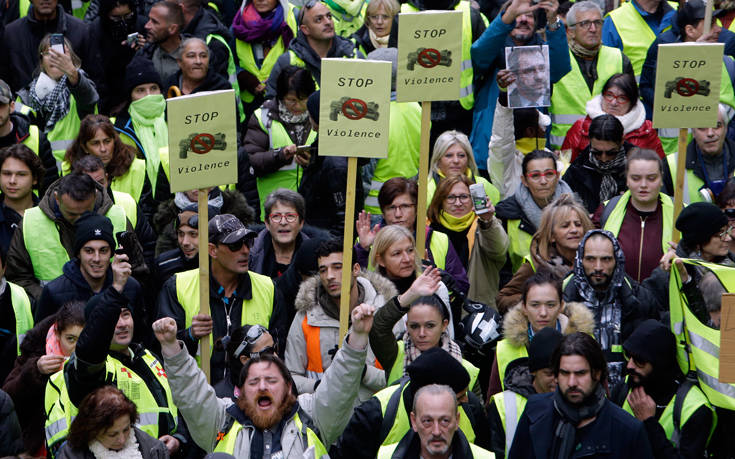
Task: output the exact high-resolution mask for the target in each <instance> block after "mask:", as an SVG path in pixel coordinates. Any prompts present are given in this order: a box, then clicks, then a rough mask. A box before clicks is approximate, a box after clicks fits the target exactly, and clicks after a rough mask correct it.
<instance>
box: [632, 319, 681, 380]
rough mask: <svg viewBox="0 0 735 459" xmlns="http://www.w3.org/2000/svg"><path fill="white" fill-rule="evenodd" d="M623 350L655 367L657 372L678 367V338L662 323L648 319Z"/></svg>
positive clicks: (637, 328)
mask: <svg viewBox="0 0 735 459" xmlns="http://www.w3.org/2000/svg"><path fill="white" fill-rule="evenodd" d="M623 350H625V352H626V353H627V354H628V355H629V356H632V357H635V358H636V359H638V360H643V361H644V362H648V363H650V364H651V365H653V369H654V370H655V371H656V372H664V371H666V372H668V371H670V370H671V369H672V368H674V367H676V365H677V363H676V337H675V336H674V334H673V333H671V330H669V328H668V327H666V326H665V325H663V324H662V323H661V322H659V321H657V320H654V319H648V320H646V321H644V322H642V323H641V324H640V325H638V326H637V327H636V329H635V330H634V331H633V333H631V334H630V336H629V337H628V339H626V340H625V342H624V343H623Z"/></svg>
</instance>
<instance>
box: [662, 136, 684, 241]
mask: <svg viewBox="0 0 735 459" xmlns="http://www.w3.org/2000/svg"><path fill="white" fill-rule="evenodd" d="M688 138H689V129H687V128H680V129H679V147H678V153H677V157H676V186H674V221H673V224H672V225H673V226H672V227H675V226H676V219H677V218H679V213H680V212H681V209H682V207H683V205H684V174H685V173H686V170H685V168H686V156H687V139H688ZM663 161H666V160H665V159H664V160H663ZM671 236H672V237H673V239H674V242H679V239H680V237H681V235H680V234H679V231H678V230H676V229H674V231H673V232H672V234H671Z"/></svg>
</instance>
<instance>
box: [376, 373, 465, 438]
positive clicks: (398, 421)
mask: <svg viewBox="0 0 735 459" xmlns="http://www.w3.org/2000/svg"><path fill="white" fill-rule="evenodd" d="M407 386H408V384H406V385H404V386H403V388H401V385H398V384H396V385H392V386H388V387H386V388H385V389H382V390H380V391H378V392H377V393H376V394H375V395H374V397H375V398H377V399H378V401H379V402H380V412H381V415H382V417H383V422H392V424H391V428H390V431H389V432H388V435H387V436H386V437H385V440H383V443H382V445H390V444H393V443H398V442H399V441H401V439H402V438H403V436H404V435H406V432H408V431H409V429H410V428H411V423H410V421H409V418H408V414H407V413H406V405H405V404H404V403H403V391H404V390H406V387H407ZM471 388H472V385H471V384H470V389H471ZM396 391H400V395H399V396H398V409H396V415H395V418H393V419H392V420H390V419H385V414H386V410H387V409H388V402H389V401H390V399H391V396H392V395H393V394H394V393H395V392H396ZM459 413H460V415H459V428H460V430H461V431H462V433H463V434H464V436H465V437H466V438H467V441H468V442H470V443H474V441H475V438H476V434H475V430H474V429H473V427H472V423H471V422H470V418H469V417H468V416H467V414H466V413H465V410H464V406H463V405H460V406H459Z"/></svg>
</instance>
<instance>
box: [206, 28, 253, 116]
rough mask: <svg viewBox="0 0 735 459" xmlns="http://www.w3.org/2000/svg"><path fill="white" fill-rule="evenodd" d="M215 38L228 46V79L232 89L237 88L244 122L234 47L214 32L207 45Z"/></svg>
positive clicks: (238, 105) (237, 100) (236, 93)
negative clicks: (231, 47)
mask: <svg viewBox="0 0 735 459" xmlns="http://www.w3.org/2000/svg"><path fill="white" fill-rule="evenodd" d="M213 39H214V40H217V41H218V42H220V43H222V44H223V45H225V48H227V81H228V82H229V83H230V86H232V89H234V90H235V106H236V107H237V113H238V116H239V118H240V122H241V123H244V122H245V109H243V106H242V101H241V100H240V84H239V83H238V81H237V68H236V67H235V60H234V59H233V58H232V49H230V45H228V44H227V41H225V39H224V38H222V37H221V36H220V35H217V34H213V33H210V34H209V35H207V38H206V40H205V41H206V43H207V46H209V43H210V42H211V41H212V40H213Z"/></svg>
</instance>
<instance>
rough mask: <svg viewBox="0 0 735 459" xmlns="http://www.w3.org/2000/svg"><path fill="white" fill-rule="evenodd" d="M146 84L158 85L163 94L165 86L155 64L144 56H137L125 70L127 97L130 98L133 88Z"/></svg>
mask: <svg viewBox="0 0 735 459" xmlns="http://www.w3.org/2000/svg"><path fill="white" fill-rule="evenodd" d="M146 83H156V84H157V85H158V87H159V88H161V92H163V84H162V83H161V75H159V74H158V72H157V71H156V68H155V67H154V66H153V62H152V61H151V60H150V59H147V58H145V57H142V56H135V57H134V58H133V60H131V61H130V63H129V64H128V66H127V67H126V68H125V96H126V97H128V98H129V97H130V93H131V92H132V90H133V88H135V87H136V86H138V85H141V84H146Z"/></svg>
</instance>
